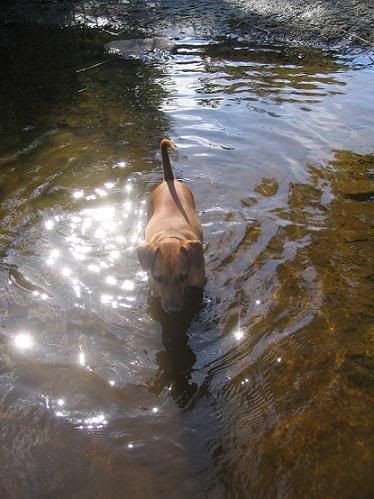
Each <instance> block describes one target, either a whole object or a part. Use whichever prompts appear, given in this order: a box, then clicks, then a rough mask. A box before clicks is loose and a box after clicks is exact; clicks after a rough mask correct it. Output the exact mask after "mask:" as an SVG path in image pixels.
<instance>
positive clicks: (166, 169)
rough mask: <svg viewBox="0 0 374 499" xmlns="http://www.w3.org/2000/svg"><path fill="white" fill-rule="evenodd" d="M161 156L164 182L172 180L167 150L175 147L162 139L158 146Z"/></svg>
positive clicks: (169, 141) (172, 175) (172, 174)
mask: <svg viewBox="0 0 374 499" xmlns="http://www.w3.org/2000/svg"><path fill="white" fill-rule="evenodd" d="M160 149H161V155H162V169H163V171H164V180H174V179H175V177H174V172H173V169H172V167H171V164H170V160H169V154H168V149H175V145H174V144H173V143H172V141H171V140H169V139H162V140H161V144H160Z"/></svg>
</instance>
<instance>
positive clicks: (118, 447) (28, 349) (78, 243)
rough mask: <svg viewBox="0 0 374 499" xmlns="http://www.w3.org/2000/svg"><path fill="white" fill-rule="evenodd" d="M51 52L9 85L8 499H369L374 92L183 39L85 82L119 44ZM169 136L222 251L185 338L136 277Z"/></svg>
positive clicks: (355, 82)
mask: <svg viewBox="0 0 374 499" xmlns="http://www.w3.org/2000/svg"><path fill="white" fill-rule="evenodd" d="M43 29H44V28H40V30H43ZM50 35H51V39H53V40H54V50H55V52H53V53H51V52H50V51H49V48H48V46H42V47H41V50H40V52H39V53H38V54H39V57H40V59H38V60H37V62H34V64H35V67H33V66H32V64H31V62H30V63H29V62H28V59H30V60H31V58H30V56H29V51H28V50H29V49H28V48H27V47H23V51H22V50H21V51H20V53H19V54H18V53H17V51H19V50H20V49H21V48H22V44H21V45H20V41H19V39H18V38H16V39H15V41H14V42H15V43H14V45H13V48H12V49H11V50H10V52H9V53H8V55H7V56H8V57H9V58H11V59H12V58H13V59H14V60H15V64H14V65H5V67H4V71H5V72H6V75H7V78H8V80H9V81H11V82H14V85H8V84H7V86H6V87H3V92H2V97H1V99H2V102H4V103H5V104H6V105H5V107H4V109H5V111H4V114H3V115H2V116H1V118H0V126H1V130H2V131H3V132H4V133H3V134H2V142H1V145H0V163H1V171H0V192H1V199H0V216H1V219H0V254H1V261H0V289H1V292H0V310H1V314H0V342H1V346H0V361H1V370H0V402H1V403H0V421H1V428H2V430H1V433H0V434H1V437H0V438H1V443H2V445H1V447H0V463H1V468H2V477H1V479H0V492H1V494H0V495H1V497H28V496H30V497H31V496H32V497H41V496H45V495H46V494H47V495H48V494H49V495H53V496H54V497H67V496H69V497H70V496H71V497H73V496H75V495H79V496H80V497H111V496H115V495H118V490H124V488H126V493H127V494H128V497H203V496H204V497H278V496H282V497H369V494H370V491H371V488H372V487H371V483H370V476H371V474H370V471H371V461H370V436H371V433H372V423H371V421H370V418H369V417H368V408H369V407H370V402H371V398H370V397H371V390H372V375H371V372H372V357H373V356H372V349H371V347H370V343H369V339H370V334H371V322H370V320H371V319H370V317H371V293H370V290H371V288H370V286H371V266H370V259H371V245H372V241H371V233H370V229H371V227H372V215H371V208H372V206H371V202H372V192H373V191H374V188H373V178H372V177H373V175H372V171H373V168H374V159H373V156H372V155H370V153H372V149H370V148H372V129H373V116H374V113H373V109H372V108H373V99H372V96H371V94H370V86H369V81H371V79H372V69H370V67H368V66H367V67H366V68H363V69H361V70H360V71H355V70H353V67H352V60H350V59H349V58H344V59H343V58H340V57H338V56H337V55H336V54H333V53H322V52H320V51H318V50H312V49H307V48H304V47H299V48H297V49H290V48H287V47H281V46H271V47H270V46H265V47H263V46H261V47H260V46H257V45H255V44H248V43H247V44H245V43H244V42H240V41H225V42H220V41H219V40H209V39H205V40H198V39H180V40H178V41H177V45H178V51H177V54H176V55H175V57H173V58H170V59H169V60H164V61H161V62H159V63H158V62H155V61H153V62H152V63H149V64H141V63H139V62H129V61H118V60H113V61H110V62H108V63H106V64H103V65H101V66H98V67H96V68H94V69H92V70H89V71H80V72H77V70H79V69H82V67H87V66H89V65H90V64H93V63H94V62H95V61H96V62H97V56H98V55H100V56H101V52H100V50H99V48H100V47H102V44H103V43H104V42H106V41H108V40H107V38H106V37H107V34H105V35H99V36H98V37H97V38H96V37H95V36H94V35H93V34H92V33H86V32H85V31H84V30H82V31H81V32H78V31H77V32H73V34H72V38H71V39H69V41H68V43H66V44H65V45H64V43H65V38H62V37H61V38H60V34H59V33H57V34H56V33H55V32H54V31H53V30H51V33H50ZM33 36H36V35H35V33H30V37H31V38H32V37H33ZM108 36H109V35H108ZM53 37H56V38H53ZM31 46H32V44H31ZM63 54H64V55H63ZM33 60H34V59H33ZM353 62H354V61H353ZM48 64H49V66H48ZM47 66H48V67H49V71H48V72H47V71H44V67H47ZM60 77H61V78H62V79H60ZM24 81H30V82H39V83H40V85H39V86H38V85H35V86H34V87H33V86H32V85H28V86H27V91H26V93H25V94H23V91H24ZM363 109H364V110H365V112H363ZM164 135H167V136H171V137H172V138H173V139H174V141H175V142H176V143H177V146H178V149H177V152H176V153H175V154H174V155H173V160H172V161H173V165H174V167H175V171H176V173H177V175H178V176H180V177H181V178H183V179H184V180H185V181H186V182H187V183H188V184H189V185H190V186H191V188H192V189H193V191H194V194H195V198H196V202H197V207H198V210H199V214H200V216H201V220H202V224H203V228H204V234H205V240H206V252H205V254H206V262H207V271H208V283H207V286H206V288H205V290H204V293H197V294H194V293H191V296H189V297H188V303H189V305H188V307H187V309H186V310H185V311H184V312H183V313H182V314H176V315H167V314H165V313H164V312H163V311H162V309H161V308H160V304H159V303H158V302H157V300H151V299H150V298H149V296H148V293H147V276H146V274H145V273H144V272H142V271H141V268H140V266H139V264H138V262H137V259H136V254H135V247H136V245H137V244H138V242H139V241H141V240H142V238H143V229H144V223H145V210H146V206H145V201H146V198H147V195H148V193H149V191H150V190H151V189H152V187H153V186H154V185H156V184H157V183H158V182H159V181H160V179H161V170H160V156H159V152H158V144H159V139H160V138H161V137H162V136H164ZM46 470H47V471H46ZM21 474H22V476H24V477H26V478H25V480H24V481H20V480H19V476H21Z"/></svg>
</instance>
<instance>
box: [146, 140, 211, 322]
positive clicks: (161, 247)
mask: <svg viewBox="0 0 374 499" xmlns="http://www.w3.org/2000/svg"><path fill="white" fill-rule="evenodd" d="M160 149H161V155H162V167H163V174H164V179H163V182H162V183H161V184H160V185H158V186H157V187H156V189H155V190H154V191H153V192H152V194H151V197H150V200H149V202H148V208H147V226H146V229H145V243H144V244H141V245H140V246H138V247H137V255H138V259H139V262H140V264H141V266H142V267H143V269H144V270H145V271H147V272H148V273H149V284H150V287H151V290H152V291H153V294H154V295H155V296H156V297H159V298H160V299H161V306H162V308H163V309H164V311H165V312H167V313H172V312H180V311H181V310H182V309H183V304H184V292H185V289H186V288H187V287H189V286H191V287H197V288H203V287H204V285H205V282H206V276H205V264H204V254H203V232H202V229H201V224H200V220H199V217H198V216H197V213H196V209H195V201H194V197H193V194H192V192H191V190H190V189H189V188H188V187H187V186H186V185H184V184H183V183H182V182H181V181H179V180H177V179H176V178H175V176H174V173H173V170H172V167H171V165H170V160H169V154H168V149H175V146H174V144H173V143H172V142H171V141H170V140H168V139H163V140H162V141H161V144H160Z"/></svg>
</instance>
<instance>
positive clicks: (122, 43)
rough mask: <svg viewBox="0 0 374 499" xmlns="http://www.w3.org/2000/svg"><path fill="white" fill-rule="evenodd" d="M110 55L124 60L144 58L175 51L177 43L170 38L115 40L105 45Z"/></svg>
mask: <svg viewBox="0 0 374 499" xmlns="http://www.w3.org/2000/svg"><path fill="white" fill-rule="evenodd" d="M104 47H105V50H106V51H107V52H108V54H112V55H117V56H119V57H124V58H143V57H147V56H152V55H155V54H156V55H157V54H160V53H164V54H165V53H172V52H174V51H175V47H176V45H175V43H173V42H172V41H170V40H169V39H168V38H162V37H155V38H138V39H130V40H115V41H112V42H109V43H106V44H105V46H104Z"/></svg>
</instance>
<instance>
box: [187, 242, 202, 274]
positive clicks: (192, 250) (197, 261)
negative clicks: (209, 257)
mask: <svg viewBox="0 0 374 499" xmlns="http://www.w3.org/2000/svg"><path fill="white" fill-rule="evenodd" d="M183 248H184V249H185V250H186V252H187V256H188V259H189V261H190V265H191V266H192V267H195V268H196V267H197V268H201V267H203V266H204V254H203V243H202V242H201V241H199V240H198V239H196V240H195V239H191V240H187V241H185V242H184V244H183Z"/></svg>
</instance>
